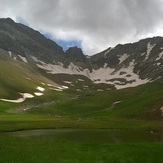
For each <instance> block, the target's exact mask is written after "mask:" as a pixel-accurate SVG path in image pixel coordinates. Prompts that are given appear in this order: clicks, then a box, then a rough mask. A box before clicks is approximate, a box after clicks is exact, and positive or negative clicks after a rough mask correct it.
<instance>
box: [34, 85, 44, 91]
mask: <svg viewBox="0 0 163 163" xmlns="http://www.w3.org/2000/svg"><path fill="white" fill-rule="evenodd" d="M36 89H37V90H39V91H41V92H44V91H45V88H42V87H39V86H37V87H36Z"/></svg>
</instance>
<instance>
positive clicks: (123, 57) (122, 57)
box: [119, 54, 129, 64]
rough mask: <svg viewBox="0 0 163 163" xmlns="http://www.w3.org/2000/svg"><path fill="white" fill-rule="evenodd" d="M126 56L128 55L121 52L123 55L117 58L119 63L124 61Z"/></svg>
mask: <svg viewBox="0 0 163 163" xmlns="http://www.w3.org/2000/svg"><path fill="white" fill-rule="evenodd" d="M128 57H129V55H128V54H123V55H122V56H121V57H120V58H119V60H120V62H119V64H121V63H122V62H124V61H125V60H126V59H127V58H128Z"/></svg>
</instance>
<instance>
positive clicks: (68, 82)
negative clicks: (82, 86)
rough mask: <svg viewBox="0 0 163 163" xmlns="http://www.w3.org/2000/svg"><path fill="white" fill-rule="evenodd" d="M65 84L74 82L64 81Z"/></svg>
mask: <svg viewBox="0 0 163 163" xmlns="http://www.w3.org/2000/svg"><path fill="white" fill-rule="evenodd" d="M63 82H64V83H67V84H71V83H72V82H70V81H63Z"/></svg>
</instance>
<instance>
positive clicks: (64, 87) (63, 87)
mask: <svg viewBox="0 0 163 163" xmlns="http://www.w3.org/2000/svg"><path fill="white" fill-rule="evenodd" d="M61 87H62V89H68V88H69V87H68V86H64V85H62V86H61Z"/></svg>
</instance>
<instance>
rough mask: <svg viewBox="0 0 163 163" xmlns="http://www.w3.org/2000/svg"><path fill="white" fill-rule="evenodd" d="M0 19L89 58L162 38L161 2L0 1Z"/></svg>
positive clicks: (133, 0)
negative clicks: (77, 48) (70, 44)
mask: <svg viewBox="0 0 163 163" xmlns="http://www.w3.org/2000/svg"><path fill="white" fill-rule="evenodd" d="M0 2H1V4H2V5H1V6H0V15H1V17H11V18H13V19H14V20H16V21H17V20H18V21H20V18H21V19H22V20H24V21H25V22H26V23H27V24H28V25H29V26H31V27H32V28H35V29H37V30H40V31H43V32H45V33H47V32H48V33H51V35H53V37H54V38H55V39H58V40H66V41H69V40H77V41H80V42H81V46H82V49H83V50H84V52H85V54H88V55H91V54H94V53H97V52H99V51H101V50H104V49H106V48H108V47H109V46H115V45H116V44H118V43H126V42H133V41H137V40H138V39H141V38H143V37H148V36H154V35H155V34H159V35H161V34H162V35H163V29H162V28H163V23H162V16H163V1H162V0H157V1H156V0H114V1H112V0H100V1H99V0H94V1H92V0H82V1H81V0H68V1H67V0H55V1H54V0H46V1H44V0H34V1H32V3H31V2H30V1H29V0H23V1H22V0H14V1H13V0H0Z"/></svg>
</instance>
